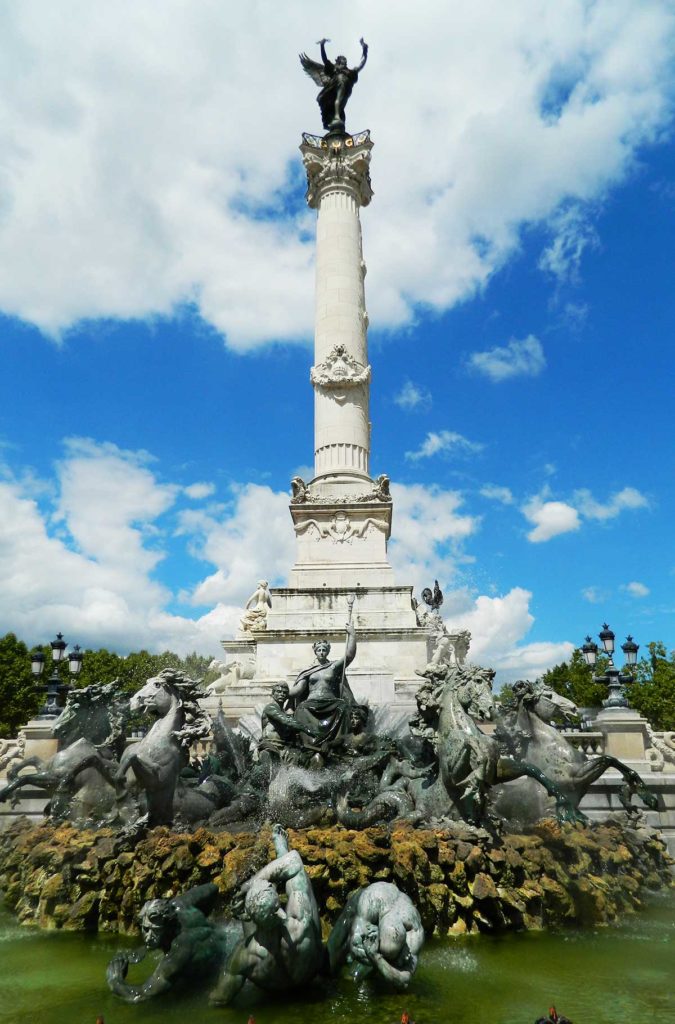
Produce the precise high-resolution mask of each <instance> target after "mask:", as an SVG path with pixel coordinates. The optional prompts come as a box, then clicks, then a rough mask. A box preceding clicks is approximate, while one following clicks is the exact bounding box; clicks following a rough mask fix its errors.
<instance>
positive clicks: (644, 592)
mask: <svg viewBox="0 0 675 1024" xmlns="http://www.w3.org/2000/svg"><path fill="white" fill-rule="evenodd" d="M621 589H622V590H625V592H626V593H627V594H630V596H631V597H638V598H640V597H649V594H650V590H649V587H647V586H645V584H644V583H640V582H639V581H638V580H633V581H632V582H631V583H626V584H625V585H624V586H622V587H621Z"/></svg>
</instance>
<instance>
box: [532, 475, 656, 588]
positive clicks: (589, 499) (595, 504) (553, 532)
mask: <svg viewBox="0 0 675 1024" xmlns="http://www.w3.org/2000/svg"><path fill="white" fill-rule="evenodd" d="M550 493H551V491H550V488H549V487H548V485H546V486H545V487H544V488H543V490H542V492H541V493H540V494H538V495H535V496H534V497H533V498H530V499H529V501H527V502H526V503H525V504H524V505H523V506H522V508H521V511H522V513H523V515H524V516H525V518H526V519H527V520H528V521H529V522H531V523H534V529H533V530H531V531H530V532H529V533H528V534H527V539H528V540H529V541H532V542H533V543H534V544H537V543H540V542H542V541H547V540H550V539H551V538H552V537H557V536H558V535H559V534H561V533H570V532H572V531H574V530H578V529H579V527H580V526H581V523H582V517H583V518H584V519H592V520H599V521H601V522H604V521H606V520H608V519H616V517H617V516H618V515H619V514H620V513H621V512H623V511H624V510H625V509H639V508H649V507H650V506H649V500H648V498H646V497H645V496H644V494H641V493H640V491H638V490H636V489H635V488H634V487H624V488H623V489H622V490H620V491H617V492H616V493H615V494H613V495H611V497H610V499H609V501H608V502H606V503H605V504H603V503H602V502H600V501H596V499H595V498H594V497H593V495H592V494H591V492H590V491H589V490H587V489H585V488H582V489H580V490H577V491H575V492H574V495H573V497H572V500H571V502H565V501H549V500H547V499H548V498H549V496H550ZM594 591H595V588H593V587H590V588H588V590H587V591H583V593H584V596H586V600H589V601H592V600H593V598H592V597H588V596H587V594H592V593H594Z"/></svg>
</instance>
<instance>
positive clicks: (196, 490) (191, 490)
mask: <svg viewBox="0 0 675 1024" xmlns="http://www.w3.org/2000/svg"><path fill="white" fill-rule="evenodd" d="M215 490H216V487H215V484H207V483H198V484H189V485H188V486H187V487H184V488H183V493H184V494H187V496H188V498H193V499H194V500H195V501H201V500H202V499H203V498H210V497H211V495H212V494H214V493H215Z"/></svg>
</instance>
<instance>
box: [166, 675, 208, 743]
mask: <svg viewBox="0 0 675 1024" xmlns="http://www.w3.org/2000/svg"><path fill="white" fill-rule="evenodd" d="M156 678H157V679H161V681H162V683H163V685H164V686H165V687H166V689H167V690H169V691H171V693H173V694H174V695H175V696H176V697H178V701H179V703H180V706H181V708H182V710H183V713H184V715H185V723H184V725H183V727H182V728H181V729H176V730H175V731H174V733H173V736H174V738H175V739H176V740H178V742H179V743H180V745H181V746H182V747H186V748H187V747H190V746H192V744H193V743H196V742H197V740H202V739H206V737H207V736H208V735H209V734H210V732H211V719H210V717H209V716H208V714H207V713H206V712H205V711H203V710H202V708H201V707H200V706H199V698H200V697H203V696H204V691H203V690H202V688H201V684H200V683H199V682H198V681H197V680H196V679H191V678H190V676H187V675H186V674H185V673H184V672H181V671H180V670H179V669H176V668H164V669H162V671H161V672H160V673H159V674H158V675H157V676H156Z"/></svg>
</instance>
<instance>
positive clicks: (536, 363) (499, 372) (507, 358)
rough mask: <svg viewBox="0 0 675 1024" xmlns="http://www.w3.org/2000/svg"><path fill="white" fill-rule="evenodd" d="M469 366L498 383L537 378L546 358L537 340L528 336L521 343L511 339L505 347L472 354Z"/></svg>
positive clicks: (532, 336)
mask: <svg viewBox="0 0 675 1024" xmlns="http://www.w3.org/2000/svg"><path fill="white" fill-rule="evenodd" d="M469 366H470V367H471V369H472V370H475V371H476V372H477V373H482V374H483V375H484V376H485V377H489V378H490V380H491V381H494V382H495V383H498V382H499V381H502V380H508V379H509V378H510V377H538V376H539V374H540V373H541V372H542V370H543V369H544V368H545V366H546V357H545V356H544V349H543V348H542V345H541V342H540V341H539V339H538V338H535V336H534V335H533V334H529V335H528V336H527V338H523V340H522V341H518V339H517V338H511V340H510V341H509V342H508V343H507V344H506V345H500V346H497V347H496V348H491V349H488V351H487V352H474V353H473V355H472V356H471V357H470V359H469Z"/></svg>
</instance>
